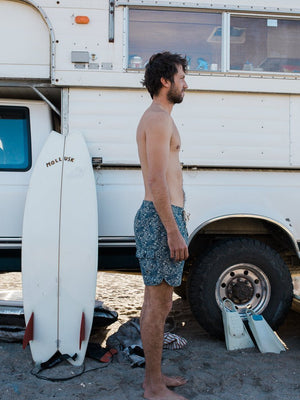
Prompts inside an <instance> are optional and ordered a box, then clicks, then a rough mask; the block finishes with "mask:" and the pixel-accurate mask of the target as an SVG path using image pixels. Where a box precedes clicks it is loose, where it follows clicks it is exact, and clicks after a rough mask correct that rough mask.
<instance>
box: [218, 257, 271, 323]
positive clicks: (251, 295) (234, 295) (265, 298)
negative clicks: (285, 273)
mask: <svg viewBox="0 0 300 400" xmlns="http://www.w3.org/2000/svg"><path fill="white" fill-rule="evenodd" d="M215 295H216V300H217V303H218V305H219V307H220V308H221V304H222V301H223V300H225V299H226V298H228V299H230V300H231V301H232V302H233V303H234V304H235V307H236V309H237V310H238V312H239V313H240V315H241V317H242V318H244V319H246V310H247V309H251V310H253V311H254V312H256V313H259V314H261V313H262V312H263V311H264V309H265V308H266V307H267V305H268V303H269V300H270V295H271V285H270V282H269V279H268V277H267V276H266V274H265V273H264V272H263V271H262V270H261V269H260V268H259V267H257V266H256V265H253V264H244V263H242V264H235V265H232V266H230V267H229V268H227V269H226V270H225V271H224V272H223V273H222V275H220V277H219V279H218V281H217V283H216V292H215Z"/></svg>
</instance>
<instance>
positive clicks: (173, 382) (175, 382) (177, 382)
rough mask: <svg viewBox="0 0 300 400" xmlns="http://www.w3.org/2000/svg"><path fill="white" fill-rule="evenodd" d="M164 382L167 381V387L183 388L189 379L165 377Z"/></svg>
mask: <svg viewBox="0 0 300 400" xmlns="http://www.w3.org/2000/svg"><path fill="white" fill-rule="evenodd" d="M164 381H165V384H166V386H169V387H177V386H182V385H185V384H186V383H187V379H185V378H184V377H183V376H167V375H164Z"/></svg>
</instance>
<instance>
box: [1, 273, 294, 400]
mask: <svg viewBox="0 0 300 400" xmlns="http://www.w3.org/2000/svg"><path fill="white" fill-rule="evenodd" d="M3 289H21V274H16V273H10V274H1V275H0V290H3ZM97 299H99V300H102V301H103V302H104V304H105V305H107V306H108V307H110V308H112V309H114V310H116V311H117V312H118V314H119V319H118V321H117V322H115V323H114V324H113V325H111V326H110V327H108V328H106V329H105V328H101V329H98V330H97V331H96V332H95V333H94V334H93V336H92V339H93V341H95V340H97V341H98V342H99V343H100V344H101V345H102V346H105V344H106V339H107V337H109V336H110V335H111V334H112V333H114V332H116V331H117V330H118V328H119V327H120V325H121V324H123V323H125V322H126V321H128V320H129V319H131V318H133V317H137V316H139V313H140V309H141V305H142V300H143V283H142V278H141V276H139V275H124V274H111V273H102V272H100V273H99V275H98V285H97ZM171 315H172V317H173V318H174V319H175V321H176V329H175V331H174V333H177V334H178V335H180V336H183V337H184V338H186V339H187V341H188V345H187V346H186V347H184V348H183V349H180V350H164V352H163V371H164V372H165V373H167V374H170V375H184V376H185V377H187V378H188V380H189V381H188V383H187V384H186V385H185V386H183V387H181V388H177V389H176V392H177V393H179V394H181V395H182V396H184V397H186V398H187V399H188V400H233V399H234V400H260V399H264V400H300V379H299V378H300V314H297V313H295V312H293V311H290V313H289V315H288V318H287V320H286V322H285V324H284V325H283V326H282V327H281V328H280V330H279V331H278V333H279V334H280V336H281V337H282V339H283V340H284V341H285V342H286V344H287V346H288V347H289V350H288V351H286V352H283V353H281V354H261V353H260V352H259V351H258V350H257V348H255V349H247V350H243V351H242V350H238V351H234V352H229V351H227V350H226V347H225V343H224V342H223V341H219V340H216V339H214V338H212V337H210V336H209V335H208V334H206V332H205V331H204V330H203V329H202V328H201V327H200V326H199V325H198V323H197V322H196V321H195V319H194V318H193V316H192V314H191V312H190V310H189V306H188V304H187V303H186V302H184V301H182V300H181V299H180V298H178V297H177V296H176V295H174V302H173V310H172V313H171ZM0 360H1V362H0V387H1V390H0V399H3V400H17V399H20V400H32V399H34V400H40V399H64V400H66V399H68V400H71V399H72V400H77V399H78V400H83V399H84V400H94V399H97V400H99V399H102V400H125V399H126V400H135V399H142V398H143V391H142V389H141V383H142V381H143V373H144V370H143V368H134V369H133V368H131V367H130V365H129V364H128V363H126V362H124V363H118V362H117V360H113V362H112V363H110V364H108V365H106V364H101V363H98V362H97V361H94V360H91V359H86V362H85V369H86V371H87V370H91V371H89V372H86V373H84V374H82V375H81V376H78V377H76V378H74V379H72V380H68V381H64V382H49V381H45V380H41V379H37V378H36V377H35V376H33V375H32V374H31V370H32V368H33V363H32V359H31V354H30V350H29V348H27V349H26V350H24V351H23V350H22V346H21V344H20V343H6V342H0ZM99 367H102V368H99ZM95 368H97V369H95ZM52 373H53V374H54V376H55V375H56V376H62V375H64V374H67V375H68V376H70V375H72V374H77V373H78V369H75V368H74V367H72V366H70V365H67V364H63V365H61V366H58V367H54V368H53V371H52Z"/></svg>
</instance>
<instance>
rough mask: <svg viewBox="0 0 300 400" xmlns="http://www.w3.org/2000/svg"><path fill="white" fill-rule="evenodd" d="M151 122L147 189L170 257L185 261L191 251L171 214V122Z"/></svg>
mask: <svg viewBox="0 0 300 400" xmlns="http://www.w3.org/2000/svg"><path fill="white" fill-rule="evenodd" d="M149 122H150V123H149V125H148V128H147V129H146V153H147V163H148V185H149V188H150V190H151V194H152V197H153V203H154V206H155V209H156V211H157V213H158V215H159V217H160V219H161V221H162V223H163V225H164V227H165V229H166V231H167V236H168V245H169V248H170V257H171V258H173V259H175V260H176V261H180V260H185V259H187V258H188V248H187V245H186V243H185V240H184V239H183V237H182V235H181V233H180V231H179V229H178V226H177V223H176V221H175V218H174V215H173V212H172V208H171V200H170V194H169V188H168V182H167V168H168V162H169V156H170V141H171V136H172V129H173V124H172V120H171V118H170V117H169V116H167V115H165V114H160V115H159V116H155V118H153V120H152V121H149Z"/></svg>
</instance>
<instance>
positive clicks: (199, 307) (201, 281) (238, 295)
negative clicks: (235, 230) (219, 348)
mask: <svg viewBox="0 0 300 400" xmlns="http://www.w3.org/2000/svg"><path fill="white" fill-rule="evenodd" d="M187 294H188V300H189V303H190V306H191V310H192V312H193V314H194V316H195V318H196V320H197V321H198V322H199V324H200V325H201V326H202V327H203V328H204V329H205V330H206V331H207V332H208V333H210V334H211V335H213V336H216V337H220V338H221V337H223V336H224V330H223V322H222V314H221V302H222V300H223V299H224V298H229V299H231V300H232V301H233V302H234V303H235V305H236V308H237V309H238V311H239V312H240V313H241V314H242V317H243V319H245V317H246V314H245V310H246V308H250V309H252V310H253V311H254V312H256V313H258V314H262V315H263V316H264V318H265V319H266V321H267V322H268V323H269V324H270V326H271V327H272V328H273V329H277V328H278V326H279V325H280V324H282V322H283V321H284V318H285V317H286V314H287V313H288V311H289V309H290V306H291V302H292V296H293V286H292V279H291V275H290V272H289V270H288V268H287V266H286V264H285V263H284V261H283V260H282V258H281V257H280V256H279V254H278V253H277V252H276V251H274V250H273V249H272V248H270V247H269V246H267V245H266V244H264V243H262V242H260V241H258V240H254V239H233V240H227V241H223V242H221V243H219V244H217V245H215V246H214V247H212V248H211V249H210V250H209V251H208V252H207V253H206V254H205V255H204V256H203V257H202V258H199V259H198V260H197V261H196V263H195V265H194V266H193V268H192V269H191V271H190V273H189V279H188V287H187Z"/></svg>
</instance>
